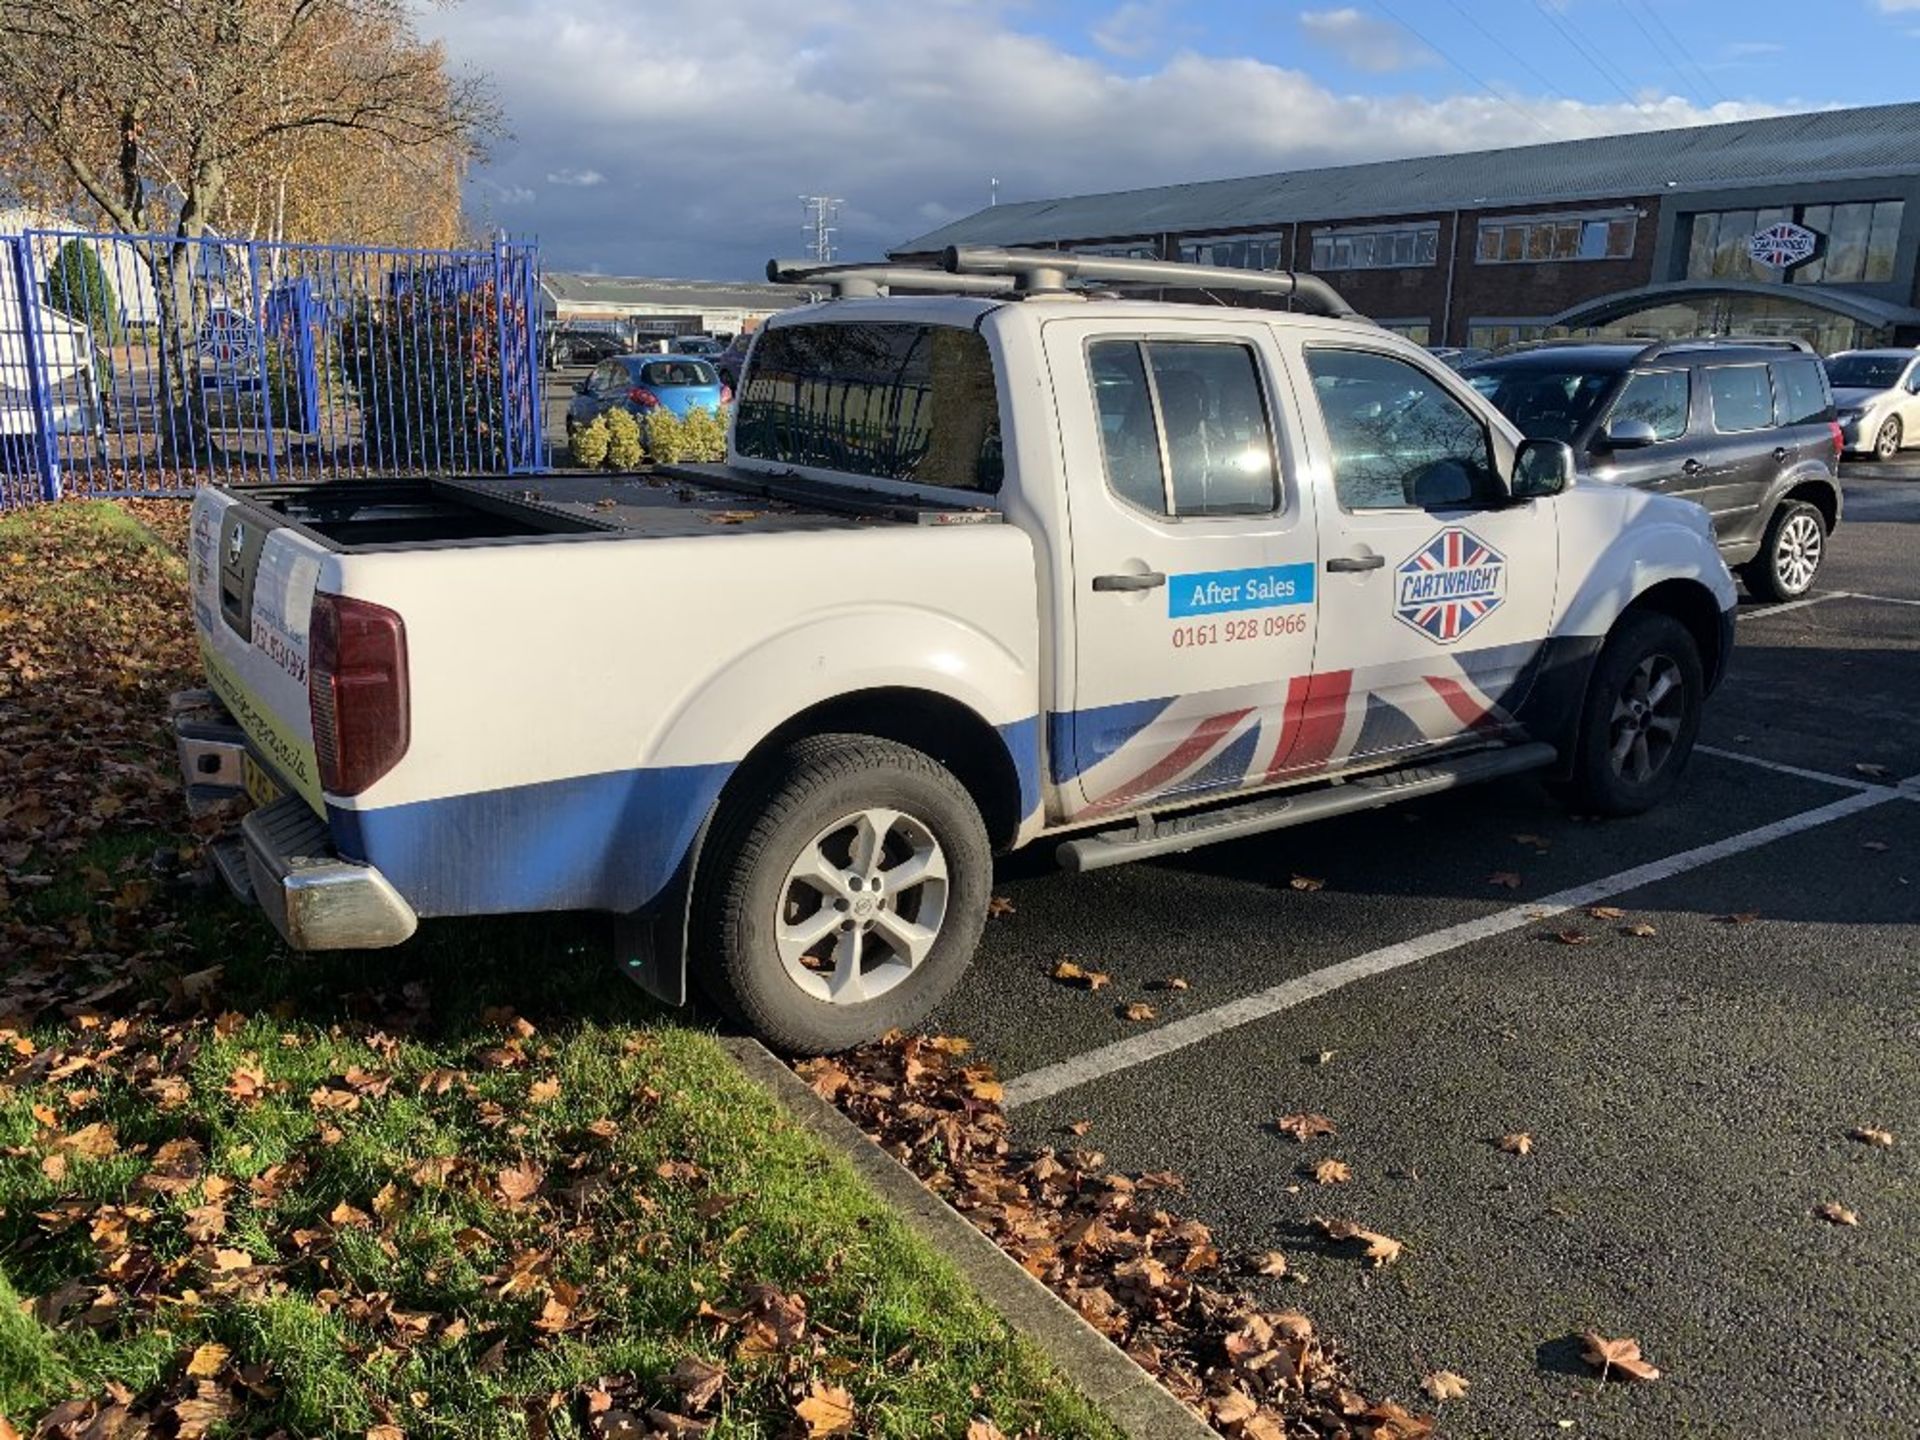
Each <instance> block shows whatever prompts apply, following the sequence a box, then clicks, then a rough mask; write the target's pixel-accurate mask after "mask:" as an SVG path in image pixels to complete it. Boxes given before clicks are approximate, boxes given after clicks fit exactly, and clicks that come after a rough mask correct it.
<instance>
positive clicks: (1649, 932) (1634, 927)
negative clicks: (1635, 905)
mask: <svg viewBox="0 0 1920 1440" xmlns="http://www.w3.org/2000/svg"><path fill="white" fill-rule="evenodd" d="M1620 933H1621V934H1622V935H1631V936H1633V937H1634V938H1635V939H1638V940H1645V939H1647V938H1648V937H1649V936H1653V935H1658V934H1659V933H1660V932H1659V931H1658V930H1656V929H1654V928H1653V926H1651V925H1649V924H1648V923H1647V922H1646V921H1644V920H1636V921H1635V922H1634V923H1633V924H1631V925H1622V926H1621V927H1620Z"/></svg>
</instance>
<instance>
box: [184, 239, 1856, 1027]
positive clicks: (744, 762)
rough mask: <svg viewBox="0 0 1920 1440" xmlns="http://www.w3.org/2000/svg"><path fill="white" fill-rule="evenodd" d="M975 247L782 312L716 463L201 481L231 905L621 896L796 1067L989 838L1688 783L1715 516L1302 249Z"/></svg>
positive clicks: (305, 920)
mask: <svg viewBox="0 0 1920 1440" xmlns="http://www.w3.org/2000/svg"><path fill="white" fill-rule="evenodd" d="M970 253H971V252H968V251H964V250H962V251H949V252H948V257H947V258H948V263H949V264H951V265H961V264H973V265H976V266H980V267H991V266H1002V267H1013V266H1017V265H1025V266H1029V267H1031V269H1030V270H1027V271H1020V270H1009V271H1002V272H1000V273H1003V274H1005V275H1006V278H1005V280H1004V282H1003V287H1004V293H1001V294H998V295H991V296H983V295H980V294H973V295H928V294H917V295H916V294H901V293H899V292H898V291H896V293H895V295H894V296H893V297H891V298H878V299H852V298H849V299H845V300H832V301H827V302H824V303H822V304H819V305H813V306H808V307H805V308H804V309H796V310H792V311H789V312H786V313H785V314H783V315H780V316H778V317H776V318H774V319H772V320H771V321H769V323H768V325H767V328H766V329H765V330H763V331H762V332H761V333H760V338H759V340H758V341H757V343H756V344H755V347H754V351H753V358H752V360H751V362H750V364H749V367H748V370H749V384H748V385H747V387H746V389H745V391H743V394H742V400H741V404H740V408H739V411H738V413H737V414H736V415H735V417H734V424H733V427H732V431H731V434H730V437H729V448H728V456H727V463H726V464H724V465H701V466H687V467H680V468H674V469H668V470H667V471H665V472H664V473H665V475H666V477H667V478H668V479H669V480H670V481H671V482H672V483H669V484H665V485H659V486H653V487H647V486H635V487H629V488H626V489H623V490H621V491H620V492H619V493H618V494H617V495H612V496H610V495H608V494H607V492H606V487H605V484H604V482H602V481H597V480H594V479H592V478H591V477H585V476H581V477H566V476H545V477H542V480H541V484H540V490H539V493H538V495H537V496H531V495H525V494H523V493H521V492H518V491H517V490H516V489H515V488H514V487H502V486H498V485H495V484H492V483H490V482H486V481H463V480H456V479H446V478H417V477H416V478H409V479H394V480H390V481H384V482H382V483H380V484H378V485H355V486H341V485H337V484H317V485H306V486H302V485H289V486H280V487H277V488H267V489H257V488H249V487H241V486H232V487H228V486H211V485H210V486H206V487H203V488H202V489H201V490H200V492H199V494H198V497H197V499H196V500H195V504H194V511H193V519H192V539H191V545H190V550H191V556H192V581H191V591H192V615H193V623H194V625H195V627H196V629H197V631H198V635H199V641H200V649H201V654H202V655H203V657H204V661H205V665H206V669H207V674H208V678H209V681H210V683H211V685H212V687H213V689H212V691H209V692H199V693H198V694H197V695H190V696H187V697H183V698H181V699H180V701H179V708H178V711H177V713H178V715H179V716H180V717H181V718H180V719H179V720H178V721H177V722H176V727H175V728H176V733H177V734H178V735H179V738H180V754H181V759H182V763H183V766H184V769H185V773H186V776H187V778H188V781H189V783H190V786H191V789H190V791H189V794H190V796H193V797H195V798H197V799H200V800H204V801H215V800H223V799H231V798H238V797H239V796H240V795H241V794H242V793H243V789H244V791H245V793H248V794H252V795H254V796H255V798H256V800H257V801H258V802H263V803H259V805H258V808H256V809H254V810H253V811H252V812H251V813H249V814H248V815H246V816H245V818H244V820H243V821H242V823H241V824H240V826H239V831H238V834H237V835H231V836H229V837H227V838H225V839H222V840H219V841H217V842H216V844H215V847H214V854H215V856H216V857H217V863H218V864H219V865H220V867H221V870H222V873H223V874H226V875H228V876H229V877H230V883H232V884H233V885H234V886H235V888H236V890H238V891H242V892H244V893H246V894H248V895H250V896H251V897H252V898H253V899H254V901H255V902H256V903H258V904H260V905H261V906H262V907H263V908H264V909H265V910H266V912H267V914H268V915H269V916H270V917H271V918H272V919H273V921H274V922H275V924H276V925H277V926H278V928H279V929H280V930H281V932H282V933H283V934H284V935H285V936H286V937H287V938H288V940H289V941H290V942H291V943H292V944H293V945H294V947H295V948H296V949H313V950H330V949H364V948H374V947H378V946H384V945H393V944H398V943H399V942H400V941H402V940H404V939H405V938H406V937H408V936H409V935H411V934H412V933H413V932H414V930H415V928H416V926H417V924H418V922H419V920H420V919H421V918H422V917H430V916H436V915H480V914H500V913H506V912H528V911H560V910H587V911H600V912H604V913H607V914H610V915H614V916H617V917H620V918H619V920H618V922H617V924H616V925H615V926H614V927H612V928H613V933H614V934H615V937H616V939H615V945H616V954H617V957H618V960H619V963H620V965H621V966H622V968H623V969H624V970H625V971H626V972H627V973H629V974H630V975H632V976H633V977H634V978H635V979H637V980H639V981H640V982H641V983H643V984H645V985H646V986H648V988H650V989H653V990H655V991H656V992H657V993H659V994H661V995H663V996H666V997H667V998H669V999H671V1000H674V1001H679V1000H682V999H684V997H685V995H686V987H687V983H688V980H689V968H690V967H691V968H692V969H693V971H694V978H697V979H698V980H699V981H700V983H701V986H702V988H703V990H705V991H706V992H707V993H708V994H710V995H712V996H713V997H715V998H716V1000H717V1001H718V1002H719V1003H720V1004H721V1005H722V1006H724V1007H725V1008H726V1009H727V1010H729V1011H730V1012H731V1013H732V1014H733V1015H734V1016H735V1017H737V1018H738V1019H739V1020H740V1021H741V1022H743V1023H744V1024H745V1025H746V1026H748V1027H750V1028H751V1029H752V1030H754V1031H755V1032H757V1033H759V1034H760V1035H762V1036H764V1037H765V1038H767V1039H768V1040H770V1041H772V1042H773V1043H774V1044H776V1045H779V1046H781V1047H783V1048H786V1049H789V1050H795V1051H818V1050H830V1049H838V1048H842V1047H845V1046H848V1045H853V1044H857V1043H859V1042H861V1041H864V1040H867V1039H870V1038H872V1037H873V1036H875V1035H877V1034H880V1033H881V1032H883V1031H885V1030H887V1029H888V1028H890V1027H893V1026H905V1025H912V1024H914V1023H915V1022H916V1021H917V1020H919V1019H920V1018H921V1017H923V1016H925V1015H926V1013H927V1012H928V1010H929V1009H930V1008H931V1007H932V1006H933V1005H934V1004H936V1003H937V1002H938V1001H939V1000H940V999H941V997H942V996H944V995H945V994H946V993H947V992H948V991H949V990H950V989H951V988H952V987H953V985H954V984H955V982H956V981H957V980H958V979H959V977H960V974H961V972H962V971H963V970H964V968H965V967H966V965H967V962H968V959H969V957H970V956H971V954H972V951H973V949H974V946H975V944H976V942H977V941H978V939H979V936H980V934H981V930H982V927H983V925H984V923H985V920H986V916H987V913H988V903H989V901H990V899H991V897H992V891H993V856H994V854H995V852H996V851H1011V850H1014V849H1018V848H1021V847H1024V846H1030V845H1039V844H1045V845H1049V846H1053V847H1057V855H1058V859H1059V860H1060V862H1061V863H1062V864H1063V865H1064V866H1066V867H1067V868H1068V869H1070V870H1074V871H1082V870H1093V869H1099V868H1101V867H1104V866H1108V865H1113V864H1118V863H1121V862H1123V861H1129V860H1136V859H1145V858H1150V857H1154V856H1164V855H1170V854H1176V853H1180V852H1184V851H1188V850H1192V849H1194V848H1197V847H1199V846H1202V845H1206V844H1210V843H1214V842H1218V841H1222V840H1229V839H1234V838H1238V837H1242V836H1246V835H1252V834H1256V833H1259V832H1262V831H1268V830H1274V829H1278V828H1282V827H1285V826H1289V825H1296V824H1301V823H1305V822H1308V821H1311V820H1316V819H1322V818H1328V817H1332V816H1336V815H1341V814H1347V813H1351V812H1354V811H1357V810H1362V809H1372V808H1375V807H1378V806H1380V805H1384V804H1390V803H1394V802H1396V801H1399V800H1406V799H1414V798H1417V797H1421V796H1430V795H1433V794H1435V793H1437V792H1439V791H1442V790H1446V789H1449V788H1451V787H1453V786H1456V785H1461V784H1466V783H1469V782H1475V781H1481V780H1487V779H1492V778H1494V777H1497V776H1501V775H1511V774H1516V773H1521V772H1537V773H1540V774H1543V775H1545V776H1548V777H1550V778H1554V779H1556V780H1558V781H1559V782H1561V783H1562V784H1563V785H1564V786H1565V788H1567V789H1568V790H1569V792H1570V794H1571V796H1572V803H1573V804H1574V805H1576V806H1577V807H1578V809H1579V811H1580V812H1581V813H1585V814H1596V813H1606V814H1615V815H1621V814H1634V813H1638V812H1640V811H1643V810H1646V809H1647V808H1649V807H1650V806H1652V805H1654V804H1656V803H1658V802H1659V801H1661V800H1662V799H1663V798H1665V797H1666V796H1668V795H1669V794H1670V793H1671V792H1672V790H1673V788H1674V786H1675V784H1676V783H1677V782H1678V781H1679V779H1680V777H1681V773H1682V771H1683V770H1684V768H1685V766H1686V764H1687V759H1688V756H1689V754H1690V752H1691V750H1692V747H1693V743H1694V738H1695V735H1696V734H1697V731H1698V728H1699V725H1700V721H1701V714H1702V707H1703V705H1704V703H1705V701H1706V698H1707V696H1708V694H1709V693H1710V692H1711V690H1712V689H1713V687H1714V686H1715V684H1716V683H1717V682H1718V680H1719V678H1720V677H1721V675H1722V674H1723V673H1724V671H1725V668H1726V664H1727V659H1728V655H1729V652H1730V649H1731V646H1732V643H1733V634H1734V625H1733V611H1734V604H1735V598H1736V596H1735V590H1734V586H1733V582H1732V579H1731V577H1730V576H1729V575H1728V573H1727V569H1726V566H1725V565H1724V564H1722V563H1721V560H1720V555H1719V552H1718V550H1717V549H1716V547H1715V543H1714V537H1713V531H1712V528H1711V526H1710V525H1709V524H1708V521H1707V517H1706V514H1705V512H1704V511H1702V510H1701V509H1700V508H1699V507H1698V506H1697V505H1692V504H1686V503H1682V502H1679V501H1676V500H1672V499H1669V498H1667V497H1665V496H1663V495H1658V494H1650V493H1647V492H1646V491H1643V490H1640V489H1636V488H1634V487H1632V486H1626V485H1609V484H1596V483H1591V482H1589V481H1586V480H1584V479H1580V478H1577V477H1576V475H1575V470H1574V457H1573V455H1572V453H1571V452H1570V451H1569V449H1568V447H1567V446H1566V444H1565V443H1563V441H1561V440H1560V439H1537V440H1528V439H1525V438H1524V437H1523V436H1522V435H1521V433H1520V431H1519V430H1518V429H1517V428H1516V427H1515V426H1514V425H1513V424H1512V422H1510V421H1508V420H1507V419H1506V418H1505V417H1504V416H1502V415H1501V414H1500V412H1499V411H1497V410H1496V409H1494V407H1493V406H1492V405H1491V404H1489V403H1488V402H1487V401H1486V400H1485V399H1484V398H1483V397H1482V396H1480V395H1479V394H1478V393H1476V392H1475V391H1474V390H1473V389H1472V388H1471V387H1469V386H1468V385H1467V384H1466V383H1465V382H1464V381H1463V380H1462V379H1461V378H1460V377H1459V376H1458V375H1457V374H1455V373H1454V372H1453V371H1452V370H1450V369H1448V368H1447V367H1446V366H1444V365H1442V364H1441V363H1440V362H1439V361H1437V360H1435V359H1434V358H1433V357H1432V356H1431V355H1428V354H1427V353H1426V352H1425V351H1424V350H1422V349H1420V348H1419V347H1418V346H1416V345H1414V344H1412V343H1411V342H1409V341H1407V340H1405V339H1402V338H1400V337H1398V336H1395V335H1391V334H1389V333H1387V332H1386V331H1384V330H1381V329H1380V328H1378V327H1377V326H1374V325H1372V324H1370V323H1367V322H1365V321H1362V320H1359V319H1357V318H1349V317H1352V316H1353V312H1352V311H1351V309H1350V308H1348V307H1347V306H1346V305H1345V303H1344V302H1343V301H1341V300H1340V299H1339V297H1338V296H1337V295H1336V294H1334V292H1333V291H1332V290H1331V289H1329V288H1327V287H1326V286H1325V284H1324V283H1323V282H1319V283H1308V282H1310V281H1311V280H1312V277H1295V276H1292V275H1286V274H1274V275H1268V274H1260V275H1254V274H1252V273H1249V274H1248V275H1247V277H1246V279H1245V281H1244V282H1243V284H1242V286H1241V287H1240V288H1250V287H1253V286H1260V285H1265V286H1271V287H1273V288H1274V290H1275V291H1276V292H1277V293H1293V294H1294V295H1295V298H1296V301H1297V303H1298V305H1299V308H1298V309H1296V310H1294V311H1292V312H1282V311H1277V310H1263V309H1252V308H1240V307H1236V308H1221V307H1217V306H1197V305H1182V304H1169V303H1159V302H1154V301H1147V300H1133V299H1115V300H1111V301H1108V302H1105V303H1102V304H1099V305H1075V306H1067V305H1052V304H1023V303H1020V299H1019V294H1020V290H1019V287H1021V286H1028V287H1031V288H1032V289H1034V290H1037V291H1039V292H1041V293H1052V291H1051V286H1050V285H1049V283H1048V282H1049V280H1050V279H1051V277H1055V276H1057V275H1059V274H1060V272H1061V270H1062V268H1064V267H1068V266H1070V267H1072V268H1071V269H1070V270H1068V272H1067V273H1069V274H1070V275H1079V276H1082V277H1086V278H1093V279H1102V278H1107V279H1116V280H1125V279H1131V278H1132V277H1134V276H1136V275H1139V274H1140V273H1142V272H1141V270H1140V269H1138V268H1135V269H1128V268H1126V266H1125V263H1124V262H1122V261H1119V260H1113V259H1108V258H1105V257H1079V256H1062V255H1060V254H1059V253H1058V252H1053V251H1048V252H1044V253H1041V252H1035V254H1034V255H1024V254H1023V252H1018V251H1015V252H1004V251H985V252H980V254H979V256H978V258H977V259H972V260H970V259H969V255H970ZM1036 256H1037V258H1036ZM1135 264H1136V265H1137V266H1140V265H1146V264H1147V262H1135ZM1174 268H1175V267H1173V266H1171V265H1158V264H1156V265H1155V266H1154V267H1153V268H1149V269H1148V270H1147V271H1146V273H1147V274H1149V275H1153V276H1164V275H1166V274H1167V273H1168V272H1169V271H1172V270H1174ZM974 273H978V272H977V271H976V272H974ZM1210 273H1211V272H1210ZM937 279H938V277H937V276H929V277H928V280H927V282H925V283H926V285H927V287H928V288H933V287H934V286H935V285H936V284H937ZM1056 283H1057V282H1056ZM1161 283H1173V282H1168V281H1165V280H1162V281H1161ZM1209 283H1211V281H1209ZM1282 286H1285V287H1288V288H1287V290H1285V291H1282V290H1281V289H1280V287H1282ZM1309 305H1312V306H1313V308H1311V309H1309V308H1308V306H1309ZM656 363H657V362H656ZM672 363H675V364H693V363H698V364H702V365H704V364H705V362H704V361H699V362H695V361H690V360H679V361H674V362H672ZM762 373H764V375H765V376H766V379H765V381H764V383H762V382H761V381H760V380H759V379H758V377H759V376H760V375H761V374H762ZM639 378H641V379H644V378H645V377H644V376H641V377H639ZM1327 395H1338V396H1340V397H1341V400H1342V403H1340V404H1337V405H1330V404H1327V403H1325V402H1324V400H1323V397H1324V396H1327ZM1822 396H1823V399H1824V392H1822ZM1348 398H1352V399H1354V400H1357V401H1358V402H1359V403H1357V404H1352V405H1349V404H1346V403H1344V402H1345V400H1346V399H1348ZM348 492H351V493H348ZM449 547H453V548H449ZM635 616H644V617H661V622H660V623H648V624H646V625H644V626H643V627H642V629H643V630H644V635H643V637H642V638H640V639H639V640H637V641H636V638H635V633H634V624H633V617H635ZM669 617H671V618H672V621H673V623H666V621H667V619H668V618H669ZM216 697H218V698H216ZM229 712H230V713H229ZM1381 863H1382V864H1386V863H1388V862H1387V861H1385V860H1384V859H1383V860H1382V862H1381Z"/></svg>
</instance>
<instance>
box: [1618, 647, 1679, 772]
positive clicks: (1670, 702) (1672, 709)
mask: <svg viewBox="0 0 1920 1440" xmlns="http://www.w3.org/2000/svg"><path fill="white" fill-rule="evenodd" d="M1685 715H1686V685H1685V682H1684V680H1683V678H1682V676H1681V674H1680V667H1679V665H1678V664H1676V663H1675V662H1674V660H1673V659H1672V657H1670V656H1667V655H1663V654H1658V653H1656V654H1653V655H1649V656H1647V657H1646V658H1645V659H1644V660H1642V661H1641V662H1640V663H1639V664H1638V665H1636V666H1635V667H1634V669H1633V673H1632V674H1631V675H1629V676H1628V677H1627V683H1626V684H1625V686H1623V687H1622V688H1621V691H1620V694H1619V696H1618V698H1617V699H1615V701H1614V703H1613V715H1612V717H1611V719H1610V720H1609V721H1608V728H1607V737H1608V750H1607V753H1608V758H1609V759H1610V760H1611V761H1612V763H1613V771H1614V774H1616V775H1618V776H1620V777H1621V778H1622V779H1624V780H1628V781H1631V782H1632V783H1633V784H1635V785H1644V784H1645V783H1646V782H1647V781H1649V780H1651V779H1652V778H1653V777H1654V776H1655V775H1657V774H1659V772H1660V771H1661V769H1662V768H1663V767H1664V766H1665V765H1666V764H1667V762H1668V761H1669V760H1670V759H1672V758H1673V751H1674V746H1675V745H1676V744H1677V743H1678V742H1679V739H1680V725H1681V721H1682V720H1683V719H1684V718H1685Z"/></svg>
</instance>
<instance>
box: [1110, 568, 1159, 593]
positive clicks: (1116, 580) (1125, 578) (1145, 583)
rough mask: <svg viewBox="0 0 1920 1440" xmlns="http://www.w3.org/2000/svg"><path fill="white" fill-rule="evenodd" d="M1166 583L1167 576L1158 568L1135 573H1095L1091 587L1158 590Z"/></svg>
mask: <svg viewBox="0 0 1920 1440" xmlns="http://www.w3.org/2000/svg"><path fill="white" fill-rule="evenodd" d="M1166 583H1167V577H1166V576H1165V575H1163V574H1161V573H1160V572H1159V571H1158V570H1144V571H1142V572H1140V573H1139V574H1137V575H1096V576H1094V577H1093V588H1094V589H1096V590H1158V589H1159V588H1160V587H1161V586H1162V585H1164V584H1166Z"/></svg>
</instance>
